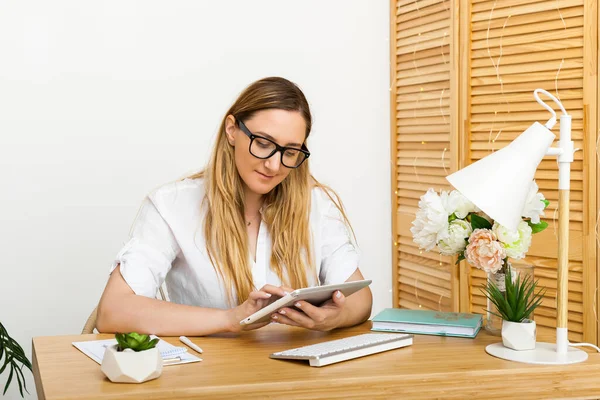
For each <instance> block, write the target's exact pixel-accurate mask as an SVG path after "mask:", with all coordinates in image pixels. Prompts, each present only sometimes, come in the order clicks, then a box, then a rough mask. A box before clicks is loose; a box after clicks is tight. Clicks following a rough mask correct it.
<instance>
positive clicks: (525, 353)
mask: <svg viewBox="0 0 600 400" xmlns="http://www.w3.org/2000/svg"><path fill="white" fill-rule="evenodd" d="M485 351H486V352H487V353H488V354H490V355H492V356H494V357H497V358H502V359H504V360H509V361H517V362H522V363H527V364H541V365H560V364H576V363H580V362H583V361H585V360H587V358H588V354H587V353H586V352H585V351H583V350H579V349H575V348H573V347H569V348H568V349H567V352H566V353H564V354H559V353H557V352H556V343H540V342H538V343H536V344H535V349H534V350H522V351H517V350H513V349H509V348H508V347H504V345H503V344H502V343H494V344H490V345H489V346H487V347H486V348H485Z"/></svg>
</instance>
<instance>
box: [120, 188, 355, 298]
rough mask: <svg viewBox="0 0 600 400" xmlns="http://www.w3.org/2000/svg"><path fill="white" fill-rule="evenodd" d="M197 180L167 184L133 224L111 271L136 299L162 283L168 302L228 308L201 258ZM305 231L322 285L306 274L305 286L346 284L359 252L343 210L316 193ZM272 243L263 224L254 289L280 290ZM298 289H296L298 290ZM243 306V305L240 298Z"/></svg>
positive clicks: (223, 289)
mask: <svg viewBox="0 0 600 400" xmlns="http://www.w3.org/2000/svg"><path fill="white" fill-rule="evenodd" d="M203 198H204V183H203V180H202V179H185V180H183V181H178V182H174V183H170V184H167V185H165V186H162V187H161V188H159V189H157V190H155V191H154V192H153V193H151V194H150V195H149V196H148V197H147V198H146V199H144V201H143V203H142V206H141V208H140V211H139V212H138V215H137V217H136V219H135V222H134V224H133V227H132V230H131V234H130V239H129V241H128V242H127V243H126V244H125V245H124V246H123V248H122V249H121V251H120V252H119V253H118V254H117V256H116V258H115V260H114V262H113V264H112V267H111V272H112V271H113V270H114V269H115V268H116V267H117V265H119V264H120V265H121V268H120V270H121V274H122V275H123V278H124V279H125V281H126V282H127V284H128V285H129V286H130V287H131V289H132V290H133V291H134V292H135V293H136V294H138V295H142V296H147V297H155V295H156V292H157V291H158V288H159V287H160V286H161V285H162V284H163V282H166V287H167V293H168V295H169V298H170V300H171V301H172V302H175V303H179V304H189V305H194V306H201V307H212V308H222V309H224V308H229V307H230V306H229V302H228V293H229V291H232V293H233V298H234V299H236V296H235V292H234V291H233V290H232V289H231V288H226V287H225V286H224V284H223V282H222V280H221V279H220V277H219V275H218V273H217V272H216V270H215V268H214V267H213V265H212V263H211V262H210V259H209V257H208V254H207V251H206V244H205V239H204V215H205V211H203V210H202V207H201V203H202V200H203ZM310 230H311V236H312V240H313V242H312V246H313V256H314V265H315V266H316V268H317V275H318V277H319V282H314V281H313V278H312V277H311V275H312V274H310V273H309V272H308V271H307V277H308V280H309V285H310V286H316V285H319V284H321V285H328V284H334V283H342V282H345V281H346V280H347V279H348V278H349V277H350V275H352V274H353V273H354V271H356V269H357V268H358V264H359V251H358V248H357V246H356V244H355V243H354V241H353V240H352V235H351V232H350V229H349V227H348V226H347V225H346V224H345V223H344V221H343V218H342V216H341V213H340V211H339V210H338V208H337V207H336V206H335V204H334V203H333V202H332V201H331V200H330V199H329V197H328V196H327V195H326V194H325V192H324V191H323V190H322V189H320V188H314V189H313V190H312V194H311V208H310ZM270 260H271V237H270V235H269V231H268V228H267V226H266V225H265V223H264V221H261V224H260V228H259V232H258V238H257V244H256V262H254V263H253V265H252V278H253V284H254V286H255V287H256V288H257V289H260V288H261V287H263V286H264V285H265V284H267V283H268V284H271V285H275V286H280V285H281V284H282V283H281V280H280V279H279V277H278V276H277V274H275V273H274V272H273V271H272V270H271V267H270ZM295 289H296V288H295ZM244 300H245V299H244Z"/></svg>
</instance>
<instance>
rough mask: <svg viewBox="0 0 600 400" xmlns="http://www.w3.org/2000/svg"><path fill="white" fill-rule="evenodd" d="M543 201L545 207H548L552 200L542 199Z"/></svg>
mask: <svg viewBox="0 0 600 400" xmlns="http://www.w3.org/2000/svg"><path fill="white" fill-rule="evenodd" d="M542 203H544V209H546V208H547V207H548V206H549V205H550V202H549V201H548V200H546V199H544V200H542Z"/></svg>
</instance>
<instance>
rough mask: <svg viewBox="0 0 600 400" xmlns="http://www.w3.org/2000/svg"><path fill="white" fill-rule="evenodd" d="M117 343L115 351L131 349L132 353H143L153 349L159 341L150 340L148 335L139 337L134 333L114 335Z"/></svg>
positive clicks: (139, 335)
mask: <svg viewBox="0 0 600 400" xmlns="http://www.w3.org/2000/svg"><path fill="white" fill-rule="evenodd" d="M115 338H116V339H117V343H118V344H119V345H118V347H117V351H123V350H125V349H131V350H133V351H144V350H148V349H152V348H154V346H156V344H157V343H158V340H159V339H150V336H148V335H141V334H139V333H136V332H130V333H117V334H115Z"/></svg>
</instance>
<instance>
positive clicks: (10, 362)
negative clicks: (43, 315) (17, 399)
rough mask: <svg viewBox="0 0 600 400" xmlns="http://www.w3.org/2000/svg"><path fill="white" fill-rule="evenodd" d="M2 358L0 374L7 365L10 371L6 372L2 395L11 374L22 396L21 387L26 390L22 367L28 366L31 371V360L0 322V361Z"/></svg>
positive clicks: (8, 383) (10, 379) (6, 388)
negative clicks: (6, 376) (15, 379)
mask: <svg viewBox="0 0 600 400" xmlns="http://www.w3.org/2000/svg"><path fill="white" fill-rule="evenodd" d="M3 358H4V362H2V363H1V366H0V375H2V373H3V372H4V371H5V370H6V368H8V367H9V366H10V372H9V373H8V379H7V380H6V385H5V386H4V391H3V392H2V395H3V396H4V395H5V394H6V391H7V390H8V387H9V385H10V382H11V381H12V378H13V376H15V377H16V378H17V383H18V385H19V393H21V397H24V395H23V389H25V391H26V392H27V386H25V376H24V375H23V367H27V368H29V371H31V362H30V361H29V360H28V359H27V356H25V352H24V351H23V348H22V347H21V346H20V345H19V343H17V341H16V340H14V339H13V338H11V337H10V336H9V335H8V332H7V331H6V329H5V328H4V325H2V323H0V361H2V359H3ZM19 364H21V365H19ZM27 393H29V392H27Z"/></svg>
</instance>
